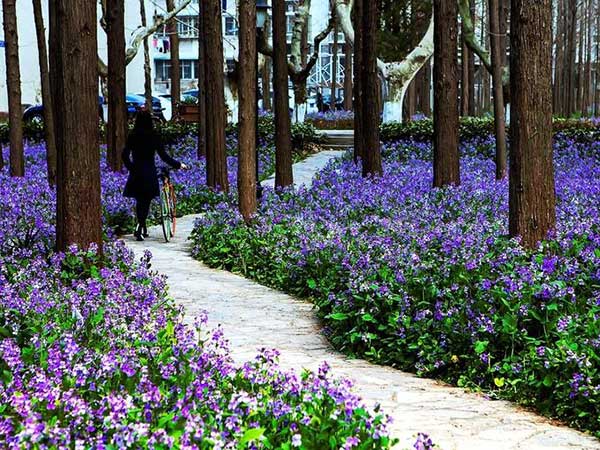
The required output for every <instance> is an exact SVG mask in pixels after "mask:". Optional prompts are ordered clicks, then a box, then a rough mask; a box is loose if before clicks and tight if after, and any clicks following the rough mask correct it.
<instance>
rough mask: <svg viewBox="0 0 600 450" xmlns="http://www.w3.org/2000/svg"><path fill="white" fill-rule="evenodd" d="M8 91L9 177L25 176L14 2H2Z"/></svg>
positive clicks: (19, 71) (8, 0) (3, 0)
mask: <svg viewBox="0 0 600 450" xmlns="http://www.w3.org/2000/svg"><path fill="white" fill-rule="evenodd" d="M2 16H3V17H2V18H3V21H4V40H5V41H6V43H5V56H6V59H5V61H6V85H7V89H8V121H9V124H10V131H9V133H10V175H11V176H13V177H22V176H24V175H25V158H24V156H23V121H22V109H21V70H20V68H19V36H18V33H17V10H16V0H2Z"/></svg>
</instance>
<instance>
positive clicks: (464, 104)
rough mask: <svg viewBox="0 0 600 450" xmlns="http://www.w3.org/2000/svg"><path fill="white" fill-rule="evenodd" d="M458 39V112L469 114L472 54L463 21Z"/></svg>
mask: <svg viewBox="0 0 600 450" xmlns="http://www.w3.org/2000/svg"><path fill="white" fill-rule="evenodd" d="M460 41H461V62H460V68H461V79H460V114H461V115H462V116H468V115H469V102H470V101H471V99H470V97H469V94H470V92H471V91H470V85H471V80H469V75H470V73H469V66H470V61H471V58H472V57H473V55H471V53H470V52H469V47H468V46H467V43H466V40H465V26H464V23H463V24H462V26H461V32H460Z"/></svg>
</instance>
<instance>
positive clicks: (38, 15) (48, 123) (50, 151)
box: [33, 0, 56, 186]
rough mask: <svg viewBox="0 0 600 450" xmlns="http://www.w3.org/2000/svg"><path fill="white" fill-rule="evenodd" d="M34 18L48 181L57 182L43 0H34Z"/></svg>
mask: <svg viewBox="0 0 600 450" xmlns="http://www.w3.org/2000/svg"><path fill="white" fill-rule="evenodd" d="M33 18H34V20H35V32H36V37H37V44H38V57H39V65H40V80H41V85H42V103H43V105H44V136H45V138H46V166H47V169H48V183H49V184H50V186H54V185H55V184H56V140H55V135H54V114H53V112H52V96H51V95H50V74H49V73H48V48H47V45H46V30H45V28H44V16H43V14H42V2H41V0H33Z"/></svg>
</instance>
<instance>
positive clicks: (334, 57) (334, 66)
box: [329, 24, 338, 111]
mask: <svg viewBox="0 0 600 450" xmlns="http://www.w3.org/2000/svg"><path fill="white" fill-rule="evenodd" d="M337 73H338V27H337V24H336V26H335V27H334V28H333V48H332V51H331V102H330V105H329V107H330V108H331V110H332V111H335V110H336V109H337V107H336V98H337V82H338V79H337Z"/></svg>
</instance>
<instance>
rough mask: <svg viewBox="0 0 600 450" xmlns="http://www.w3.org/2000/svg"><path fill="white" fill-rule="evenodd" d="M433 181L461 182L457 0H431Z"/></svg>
mask: <svg viewBox="0 0 600 450" xmlns="http://www.w3.org/2000/svg"><path fill="white" fill-rule="evenodd" d="M433 5H434V6H433V13H434V16H435V19H434V23H435V32H434V43H435V44H434V45H435V52H434V64H433V85H434V100H433V101H434V107H433V117H434V119H433V125H434V136H433V160H434V161H433V185H434V186H435V187H442V186H446V185H459V184H460V162H459V154H458V58H457V54H456V53H457V51H456V50H457V28H458V24H457V14H458V8H457V3H456V0H434V2H433Z"/></svg>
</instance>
